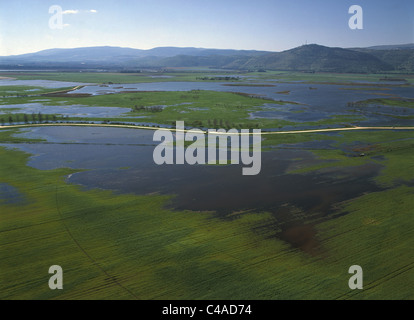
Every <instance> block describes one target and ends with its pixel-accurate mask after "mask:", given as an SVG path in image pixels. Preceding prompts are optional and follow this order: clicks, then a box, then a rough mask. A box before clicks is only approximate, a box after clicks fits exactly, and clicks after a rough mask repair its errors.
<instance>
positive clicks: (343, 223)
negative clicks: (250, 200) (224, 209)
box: [0, 131, 414, 299]
mask: <svg viewBox="0 0 414 320" xmlns="http://www.w3.org/2000/svg"><path fill="white" fill-rule="evenodd" d="M11 133H12V132H10V131H3V132H1V136H0V137H1V141H8V140H9V139H10V134H11ZM365 137H367V139H365V143H376V144H378V145H379V146H382V147H384V148H385V149H381V148H379V147H377V149H376V152H375V153H373V154H372V155H378V154H382V155H384V156H385V159H384V160H383V161H382V165H383V166H384V169H383V170H382V171H381V174H380V176H379V177H378V183H384V182H386V183H387V185H388V186H389V187H388V188H387V189H385V190H384V191H380V192H374V193H370V194H367V195H363V196H361V197H360V198H357V199H350V200H349V201H348V202H346V203H343V204H341V205H340V206H339V207H338V209H337V214H338V216H339V217H338V218H335V219H328V220H323V221H320V222H319V223H316V224H315V226H314V229H315V232H316V237H317V239H318V241H319V243H320V245H319V248H320V249H319V250H320V252H321V253H320V254H318V255H316V256H314V255H311V254H307V253H305V252H303V251H300V250H298V249H295V248H293V247H291V246H290V245H288V244H287V243H285V242H283V241H281V240H278V239H277V238H268V237H267V235H268V234H267V233H266V232H263V233H257V232H256V231H254V230H255V227H257V226H262V225H265V224H272V223H274V220H273V219H274V217H273V216H272V215H270V214H269V213H266V212H249V213H237V214H234V215H233V219H230V220H228V219H221V218H217V217H214V214H212V213H209V212H191V211H171V210H168V209H165V208H164V205H165V204H166V203H167V202H168V200H169V198H170V197H168V196H157V195H152V196H134V195H116V194H114V193H111V192H109V191H101V190H90V191H86V190H83V189H82V188H80V187H78V186H75V185H69V184H66V183H65V182H64V177H65V176H66V175H68V174H70V173H73V172H74V170H69V169H59V170H48V171H41V170H36V169H34V168H31V167H28V166H26V162H27V158H28V155H27V154H25V153H23V152H20V151H12V150H6V149H4V148H3V147H2V148H0V157H1V162H0V174H1V177H2V183H7V184H9V185H11V186H13V187H15V188H16V189H17V190H18V191H19V193H21V195H22V196H23V198H24V199H25V200H24V201H23V202H22V203H19V204H13V205H11V204H5V203H3V204H2V214H1V216H0V221H1V223H0V226H1V227H0V235H1V236H0V237H1V246H2V252H3V254H2V259H1V261H0V266H1V270H2V274H1V276H2V279H1V283H2V290H1V291H0V298H1V299H348V298H349V299H412V298H413V292H412V283H413V272H412V268H413V266H414V260H413V258H412V255H409V252H410V251H411V248H412V245H413V242H412V239H413V238H412V234H413V229H414V224H413V219H412V210H411V209H412V207H413V205H414V197H413V194H414V188H413V187H412V186H409V185H406V182H405V181H411V180H412V179H413V178H414V177H413V176H412V172H414V170H412V166H413V164H412V163H411V162H410V161H409V159H410V158H409V156H410V155H412V150H413V147H414V146H413V138H412V136H411V138H410V137H408V133H391V134H390V133H387V134H385V133H375V134H373V135H363V134H361V133H354V132H352V133H344V134H343V137H342V138H340V141H341V139H342V143H346V141H355V139H357V140H360V141H362V140H364V138H365ZM384 139H385V142H384V144H382V143H380V141H381V140H384ZM407 139H408V140H407ZM299 140H300V139H299ZM395 141H401V143H400V146H401V147H400V148H398V147H397V146H398V145H399V144H396V143H395ZM407 141H409V142H407ZM15 142H17V141H15ZM388 145H393V146H394V149H393V150H388V149H387V146H388ZM338 152H339V151H338ZM316 154H317V155H319V156H321V157H323V156H324V154H325V153H324V151H318V153H316ZM337 156H338V155H337V154H336V155H333V154H332V153H329V152H328V153H326V154H325V159H331V158H335V157H337ZM362 161H368V162H369V161H377V160H375V159H372V158H371V157H370V156H367V157H365V158H363V160H362ZM361 164H363V162H361V158H355V157H351V158H349V160H348V161H345V162H344V161H342V160H340V159H339V163H338V164H337V165H341V166H352V165H361ZM401 167H404V168H406V175H405V176H401V179H397V180H394V179H395V178H399V174H401V170H398V168H401ZM320 169H321V168H319V169H317V168H313V170H320ZM303 174H310V172H309V171H308V172H305V173H303ZM171 196H173V195H171ZM341 212H344V213H345V212H346V213H347V214H346V215H342V216H341ZM312 225H313V224H311V225H309V227H311V226H312ZM312 228H313V227H312ZM269 232H272V231H271V230H269ZM55 264H58V265H60V266H62V268H63V270H64V290H63V291H51V290H49V288H48V286H47V283H48V279H49V277H50V275H49V274H48V273H47V270H48V268H49V266H51V265H55ZM354 264H357V265H361V266H362V267H363V269H364V288H365V289H364V290H362V291H360V290H357V291H351V290H349V288H348V285H347V283H348V279H349V277H350V275H349V274H348V273H347V272H348V268H349V267H350V266H351V265H354Z"/></svg>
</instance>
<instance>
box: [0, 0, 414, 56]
mask: <svg viewBox="0 0 414 320" xmlns="http://www.w3.org/2000/svg"><path fill="white" fill-rule="evenodd" d="M355 4H357V5H360V6H361V7H362V9H363V19H364V28H363V29H362V30H351V29H350V28H349V26H348V21H349V19H350V17H351V16H352V14H349V12H348V10H349V7H350V6H351V5H355ZM52 5H58V6H60V7H61V8H62V10H63V27H62V29H51V28H50V26H49V21H50V19H51V17H52V16H53V14H51V13H49V8H50V7H51V6H52ZM413 15H414V3H413V1H409V0H401V1H398V2H393V1H386V0H380V1H374V0H364V1H362V0H361V1H359V2H358V1H349V0H345V1H341V2H338V1H326V0H325V1H324V0H317V1H313V2H312V3H310V2H309V1H305V0H298V1H294V2H293V1H291V2H286V1H274V0H259V1H255V2H253V1H247V0H239V1H235V0H229V1H218V0H209V1H203V2H199V1H190V0H175V1H171V0H169V1H168V0H140V1H131V0H124V1H122V5H119V2H116V1H112V0H111V1H97V0H89V1H80V0H73V1H68V0H61V1H56V2H53V3H52V2H49V3H45V2H44V1H41V0H30V1H28V0H17V1H13V2H7V3H6V2H5V1H1V2H0V56H8V55H19V54H25V53H34V52H38V51H42V50H47V49H57V48H59V49H69V48H79V47H96V46H113V47H124V48H134V49H141V50H148V49H152V48H157V47H181V48H185V47H193V48H212V49H234V50H258V51H273V52H280V51H285V50H289V49H292V48H295V47H298V46H301V45H303V44H305V43H308V44H319V45H323V46H329V47H342V48H352V47H370V46H377V45H400V44H407V43H413V42H414V36H413V35H414V22H413V21H414V19H413Z"/></svg>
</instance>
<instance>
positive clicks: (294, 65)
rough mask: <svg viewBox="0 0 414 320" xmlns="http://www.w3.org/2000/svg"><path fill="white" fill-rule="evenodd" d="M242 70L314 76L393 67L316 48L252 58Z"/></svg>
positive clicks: (363, 56)
mask: <svg viewBox="0 0 414 320" xmlns="http://www.w3.org/2000/svg"><path fill="white" fill-rule="evenodd" d="M243 68H247V69H250V68H263V69H270V70H289V71H315V72H321V71H323V72H364V73H366V72H378V71H390V70H392V69H393V68H392V66H391V65H390V64H388V63H386V62H384V61H381V60H380V59H378V58H377V57H374V56H372V55H370V54H367V53H364V52H358V51H354V50H347V49H342V48H329V47H324V46H320V45H316V44H311V45H306V46H301V47H298V48H294V49H291V50H287V51H283V52H280V53H271V54H268V55H265V56H263V57H257V58H253V59H251V60H250V61H248V62H247V63H246V64H245V65H244V66H243Z"/></svg>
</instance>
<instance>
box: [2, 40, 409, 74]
mask: <svg viewBox="0 0 414 320" xmlns="http://www.w3.org/2000/svg"><path fill="white" fill-rule="evenodd" d="M173 67H209V68H222V69H235V70H262V69H263V70H286V71H303V72H344V73H347V72H355V73H376V72H393V71H398V72H414V44H406V45H397V46H376V47H369V48H348V49H344V48H331V47H325V46H321V45H317V44H310V45H303V46H300V47H297V48H294V49H290V50H286V51H282V52H269V51H254V50H222V49H203V48H178V47H159V48H154V49H150V50H140V49H132V48H120V47H108V46H107V47H86V48H74V49H50V50H44V51H40V52H36V53H29V54H22V55H15V56H4V57H0V69H6V70H10V69H13V70H16V69H17V70H18V69H25V70H30V69H40V70H41V69H68V70H72V69H79V70H82V69H104V70H118V71H131V70H139V69H142V68H173Z"/></svg>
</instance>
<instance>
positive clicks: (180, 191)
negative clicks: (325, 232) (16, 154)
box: [7, 127, 381, 248]
mask: <svg viewBox="0 0 414 320" xmlns="http://www.w3.org/2000/svg"><path fill="white" fill-rule="evenodd" d="M23 134H24V135H25V136H26V137H33V138H44V139H47V140H48V143H39V144H13V145H7V146H8V147H13V148H19V149H21V150H24V151H26V152H29V153H31V154H34V155H35V156H33V157H32V158H30V161H29V163H28V165H30V166H32V167H35V168H38V169H42V170H47V169H54V168H60V167H70V168H75V169H77V168H79V169H89V170H88V171H85V172H80V173H76V174H74V175H72V176H70V177H68V181H69V182H70V183H75V184H81V185H83V186H85V187H86V188H103V189H109V190H114V191H116V192H119V193H134V194H144V195H145V194H152V193H159V194H170V195H174V197H173V198H172V200H171V202H170V203H169V204H168V206H169V207H171V208H173V209H180V210H181V209H183V210H184V209H188V210H194V211H212V212H214V214H215V215H217V216H218V217H222V218H224V219H227V218H229V219H230V218H231V214H232V213H234V212H239V211H246V210H247V211H249V210H250V211H254V212H265V211H266V212H270V213H272V215H273V217H274V221H276V222H277V228H276V227H274V232H273V231H272V232H273V233H274V236H278V237H280V238H283V237H287V238H286V239H285V240H286V241H288V242H289V243H292V244H293V245H295V246H297V247H301V248H302V246H305V247H306V246H307V245H309V244H306V243H305V244H303V243H302V242H301V241H299V240H297V239H296V238H295V237H294V236H293V235H294V234H295V232H294V231H292V230H296V229H295V228H299V227H301V226H302V227H303V226H306V225H309V224H312V223H313V221H315V220H318V219H324V218H326V217H328V216H329V215H331V214H333V213H334V205H335V204H336V203H338V202H341V201H344V200H348V199H352V198H354V197H357V196H360V195H362V194H364V193H365V192H372V191H377V190H379V188H378V187H377V186H376V185H375V183H374V182H373V180H372V178H374V177H375V176H376V175H377V174H378V172H379V170H380V169H381V166H380V165H378V164H368V165H364V166H361V167H351V168H349V167H346V168H335V169H326V170H325V171H321V172H319V173H316V174H315V173H311V174H288V173H287V171H289V170H291V169H295V168H297V167H299V166H304V165H311V164H316V163H318V160H316V159H315V158H314V157H313V155H312V154H311V153H309V152H307V151H306V150H301V149H293V150H289V149H282V148H283V146H281V149H275V150H274V151H269V152H264V153H262V169H261V172H260V174H259V175H257V176H243V175H242V165H225V166H218V165H195V166H190V165H164V166H158V165H156V164H154V161H153V155H152V154H153V151H154V147H155V146H156V145H157V143H154V142H153V141H152V135H153V132H151V131H147V130H128V129H120V128H71V127H59V128H56V127H47V128H30V129H25V130H24V131H23ZM62 143H67V144H62ZM315 143H316V142H310V146H312V147H315ZM322 145H323V146H324V147H330V145H329V143H328V142H326V143H322ZM306 146H307V145H306V143H302V144H301V146H300V147H304V148H306ZM298 147H299V146H298ZM297 212H300V214H299V215H298V213H297ZM265 227H266V228H271V229H272V228H273V226H272V225H271V224H270V225H267V226H265ZM292 228H293V229H292ZM307 228H308V227H307ZM306 230H307V232H310V233H309V234H312V229H306ZM258 232H260V230H259V231H258ZM267 233H269V232H268V231H267ZM291 233H292V234H293V235H292V234H291ZM311 238H312V237H311ZM295 239H296V240H295ZM305 239H307V237H305ZM312 239H313V238H312ZM295 241H299V242H297V243H296V242H295ZM312 241H313V240H312ZM295 243H296V244H295Z"/></svg>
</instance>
